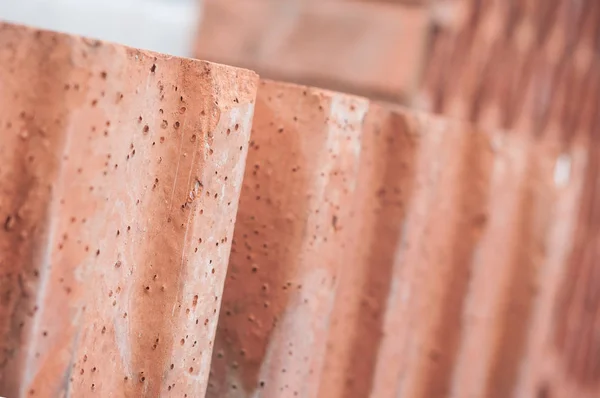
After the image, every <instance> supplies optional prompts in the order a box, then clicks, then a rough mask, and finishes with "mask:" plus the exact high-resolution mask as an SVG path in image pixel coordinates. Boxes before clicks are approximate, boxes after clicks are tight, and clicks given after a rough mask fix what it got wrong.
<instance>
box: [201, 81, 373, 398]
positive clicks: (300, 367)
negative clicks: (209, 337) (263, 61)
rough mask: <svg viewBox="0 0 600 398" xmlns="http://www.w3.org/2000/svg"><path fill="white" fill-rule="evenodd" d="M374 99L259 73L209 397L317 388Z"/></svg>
mask: <svg viewBox="0 0 600 398" xmlns="http://www.w3.org/2000/svg"><path fill="white" fill-rule="evenodd" d="M367 107H368V102H367V101H366V100H364V99H361V98H355V97H351V96H348V95H344V94H337V93H331V92H327V91H323V90H319V89H312V88H306V87H302V86H294V85H290V84H284V83H276V82H271V81H262V82H261V85H260V87H259V91H258V97H257V102H256V113H255V116H254V125H253V133H252V141H251V143H250V149H249V154H248V164H247V167H246V175H245V177H244V185H243V188H242V194H241V198H240V209H239V212H238V218H237V225H236V229H235V234H234V242H233V245H232V253H231V260H230V264H229V271H228V276H227V281H226V288H225V293H224V297H223V307H222V309H221V316H220V320H219V329H218V334H217V339H216V343H215V349H214V352H213V365H212V376H211V378H210V383H209V390H208V391H209V392H208V396H209V397H241V396H252V394H254V393H255V391H256V392H258V393H260V394H264V395H265V396H270V397H274V396H277V397H288V396H289V397H292V396H305V397H309V396H315V394H316V392H317V389H318V386H319V379H320V369H321V366H322V361H323V358H324V353H325V342H326V338H327V329H328V319H329V314H330V311H331V304H332V302H333V298H334V292H335V289H334V287H335V285H336V280H337V276H338V271H339V270H340V267H343V265H344V264H343V263H344V257H343V253H344V252H345V251H346V250H350V247H348V245H347V241H346V233H347V231H350V224H351V222H352V221H351V220H350V219H349V214H348V211H349V210H350V208H349V206H347V205H346V204H347V203H349V200H350V199H351V197H352V195H353V193H354V188H355V185H356V178H357V172H358V161H359V155H360V152H361V145H360V140H361V123H362V120H363V117H364V114H365V112H366V110H367Z"/></svg>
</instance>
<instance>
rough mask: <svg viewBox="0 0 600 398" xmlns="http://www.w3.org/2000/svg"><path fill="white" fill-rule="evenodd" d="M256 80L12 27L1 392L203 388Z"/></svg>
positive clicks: (3, 54)
mask: <svg viewBox="0 0 600 398" xmlns="http://www.w3.org/2000/svg"><path fill="white" fill-rule="evenodd" d="M256 80H257V79H256V75H255V74H254V73H252V72H249V71H244V70H239V69H235V68H229V67H225V66H221V65H215V64H211V63H208V62H203V61H193V60H187V59H180V58H176V57H171V56H165V55H160V54H155V53H151V52H145V51H140V50H135V49H131V48H126V47H122V46H117V45H113V44H108V43H103V42H98V41H94V40H89V39H83V38H79V37H74V36H68V35H63V34H58V33H52V32H47V31H36V30H33V29H29V28H26V27H22V26H16V25H10V24H2V25H0V142H1V144H0V158H1V159H2V163H1V164H0V219H1V221H2V229H1V230H0V296H1V297H2V300H1V301H0V344H1V347H0V366H1V368H0V395H3V396H10V397H23V396H91V395H92V393H95V394H96V395H99V396H109V395H116V396H142V395H148V396H158V395H164V394H166V393H167V392H168V391H171V392H173V393H177V394H179V395H181V396H184V394H187V396H189V397H200V396H203V394H204V391H205V389H206V381H207V378H208V371H209V366H210V357H211V349H212V344H213V337H214V333H215V328H216V321H217V314H218V309H219V305H220V300H221V291H222V285H223V282H224V278H225V271H226V266H227V262H228V257H229V251H230V244H231V238H232V233H233V226H234V220H235V214H236V210H237V201H238V195H239V191H240V189H241V181H242V177H243V171H244V163H245V158H246V153H247V142H248V137H249V130H250V124H251V119H252V114H253V107H254V96H255V90H256Z"/></svg>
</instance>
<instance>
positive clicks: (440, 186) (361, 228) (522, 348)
mask: <svg viewBox="0 0 600 398" xmlns="http://www.w3.org/2000/svg"><path fill="white" fill-rule="evenodd" d="M362 137H363V141H362V151H361V162H360V172H359V178H358V183H357V187H356V191H355V192H356V195H355V203H354V210H353V213H352V214H353V220H355V224H354V226H353V227H354V232H355V234H356V235H355V237H354V238H353V239H350V241H349V242H350V244H349V247H350V248H351V250H348V251H347V255H348V257H347V261H345V262H344V267H343V271H342V272H340V276H339V282H338V286H337V291H336V300H335V303H334V306H333V310H332V314H331V316H330V318H331V323H330V326H329V338H328V348H327V353H326V355H325V362H324V366H323V369H322V372H321V376H320V381H321V385H320V391H319V395H318V396H320V397H334V398H337V397H340V398H341V397H350V398H353V397H357V398H358V397H365V396H373V397H395V396H406V397H422V398H426V397H438V396H456V397H467V396H473V397H498V398H500V397H510V396H526V397H529V396H532V397H537V396H541V397H555V396H556V397H572V396H577V397H585V398H587V397H592V396H596V395H597V394H598V389H597V387H596V386H597V384H594V383H596V382H597V380H598V378H597V377H598V376H597V375H598V373H597V367H596V365H595V364H597V363H598V358H597V355H596V353H597V352H598V351H597V350H596V347H597V346H598V344H599V343H598V342H597V339H595V338H594V335H593V333H592V332H591V331H592V330H594V326H593V325H594V324H595V322H596V320H595V319H596V317H595V315H594V314H593V313H591V314H590V313H589V312H586V308H588V307H587V306H588V305H589V306H592V307H591V308H596V306H597V304H598V303H597V301H598V300H597V297H596V296H597V295H595V294H594V293H593V292H594V286H595V285H594V283H595V279H594V278H595V277H594V275H595V272H596V270H595V268H594V265H595V263H594V262H593V261H592V260H591V258H593V257H590V256H591V254H590V252H591V251H592V250H594V249H593V248H594V247H595V246H594V245H595V243H594V242H596V239H597V231H596V230H595V229H594V227H593V225H594V223H595V221H594V220H595V214H596V213H595V209H596V207H597V203H600V202H598V199H597V198H596V197H595V196H594V193H593V189H591V187H592V186H593V185H594V184H593V183H592V180H594V178H595V176H596V175H597V172H598V165H597V160H596V158H597V154H596V152H595V151H597V149H590V150H589V153H588V150H587V149H586V148H588V147H589V148H597V145H590V144H589V141H579V142H576V143H574V144H573V146H571V147H565V146H564V144H563V143H562V142H561V141H560V140H554V139H550V138H548V139H543V140H541V139H539V138H534V137H533V136H532V135H527V134H518V133H506V132H503V131H499V130H496V131H495V132H487V133H486V132H483V131H477V130H474V129H473V128H472V127H470V126H469V125H466V124H461V123H457V122H450V121H447V120H443V119H437V118H434V117H431V116H427V115H420V114H415V113H412V112H409V111H406V110H401V109H398V110H393V111H390V110H386V109H381V108H379V107H378V106H375V105H373V104H372V105H371V106H370V109H369V111H368V112H367V114H366V117H365V122H364V125H363V131H362ZM574 231H575V233H574ZM586 256H587V257H586ZM571 325H573V326H571ZM575 325H577V326H576V327H575Z"/></svg>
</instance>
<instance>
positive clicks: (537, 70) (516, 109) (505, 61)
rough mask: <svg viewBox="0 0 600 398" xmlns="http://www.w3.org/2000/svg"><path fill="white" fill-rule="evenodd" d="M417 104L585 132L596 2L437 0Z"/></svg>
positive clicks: (491, 121) (596, 71)
mask: <svg viewBox="0 0 600 398" xmlns="http://www.w3.org/2000/svg"><path fill="white" fill-rule="evenodd" d="M432 10H433V12H432V19H433V21H434V27H433V37H432V38H431V42H432V47H431V48H430V49H429V51H428V53H427V56H426V60H427V61H426V67H425V69H424V74H423V82H422V91H421V95H419V98H418V101H417V103H418V105H419V106H421V107H423V109H427V110H429V111H432V112H436V113H442V114H444V115H446V116H450V117H457V118H462V119H466V120H469V121H471V122H474V123H477V124H479V125H481V126H484V127H486V128H502V129H513V130H518V131H524V132H525V131H527V132H532V133H534V134H538V135H540V134H546V133H548V134H564V135H565V137H564V139H565V140H566V141H568V140H570V138H569V137H572V136H573V135H575V134H574V133H575V132H577V131H585V132H589V131H590V130H591V128H590V126H589V123H590V118H589V110H588V109H587V106H586V104H591V103H594V102H595V101H596V100H597V95H598V91H599V88H600V53H599V52H598V48H599V47H598V37H600V36H599V35H598V27H599V26H600V3H599V2H597V1H595V0H583V1H575V2H573V1H569V0H548V1H527V0H513V1H495V0H483V1H471V0H437V1H435V2H434V3H433V7H432Z"/></svg>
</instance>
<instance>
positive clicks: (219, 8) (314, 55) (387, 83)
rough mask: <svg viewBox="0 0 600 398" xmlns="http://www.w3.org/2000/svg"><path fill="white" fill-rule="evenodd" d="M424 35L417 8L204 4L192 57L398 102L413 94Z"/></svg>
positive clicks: (232, 0)
mask: <svg viewBox="0 0 600 398" xmlns="http://www.w3.org/2000/svg"><path fill="white" fill-rule="evenodd" d="M427 31H428V13H427V11H426V9H425V8H421V7H406V6H401V5H397V4H386V3H372V4H371V3H368V2H345V1H341V2H340V1H295V0H293V1H280V0H275V1H274V0H208V1H206V2H205V10H204V18H203V21H202V24H201V28H200V32H199V36H198V42H197V45H196V56H197V57H198V58H201V59H209V60H214V61H218V62H224V63H227V64H231V65H236V66H243V67H248V68H251V69H255V70H257V71H258V72H259V73H260V74H261V76H264V77H268V78H276V79H281V80H285V81H292V82H297V83H302V84H308V85H314V86H319V87H325V88H329V89H335V90H341V91H345V92H349V93H353V94H360V95H367V96H369V97H373V98H382V99H387V100H391V101H399V100H402V99H403V98H405V97H407V96H410V95H411V94H412V93H413V89H415V88H416V84H417V82H418V78H419V75H420V72H421V69H422V67H423V66H422V65H423V64H422V55H423V53H424V50H425V45H426V37H427Z"/></svg>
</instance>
